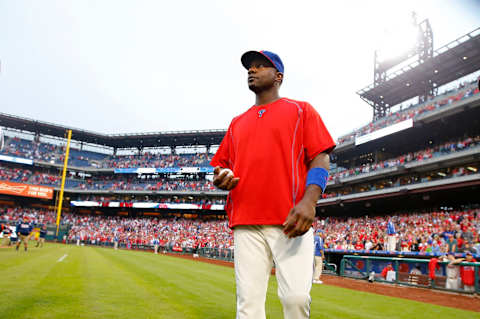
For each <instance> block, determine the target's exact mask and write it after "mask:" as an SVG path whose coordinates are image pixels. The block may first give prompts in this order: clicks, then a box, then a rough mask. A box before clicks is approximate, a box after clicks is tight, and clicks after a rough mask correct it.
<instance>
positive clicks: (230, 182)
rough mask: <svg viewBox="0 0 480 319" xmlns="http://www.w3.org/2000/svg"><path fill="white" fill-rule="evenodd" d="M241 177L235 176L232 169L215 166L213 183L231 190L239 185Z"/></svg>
mask: <svg viewBox="0 0 480 319" xmlns="http://www.w3.org/2000/svg"><path fill="white" fill-rule="evenodd" d="M239 180H240V177H235V176H234V175H233V172H232V170H230V169H228V168H221V167H220V166H217V167H215V169H214V170H213V185H215V186H216V187H218V188H220V189H223V190H226V191H229V190H232V189H234V188H235V186H237V184H238V181H239Z"/></svg>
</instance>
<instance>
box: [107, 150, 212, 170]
mask: <svg viewBox="0 0 480 319" xmlns="http://www.w3.org/2000/svg"><path fill="white" fill-rule="evenodd" d="M212 156H213V155H212V154H205V153H196V154H182V155H173V154H172V155H165V154H154V153H148V152H147V153H144V154H142V155H121V156H109V157H108V158H106V159H105V160H104V161H102V162H101V165H102V167H103V168H112V167H113V168H134V167H153V168H166V167H185V166H187V167H207V166H210V160H211V159H212Z"/></svg>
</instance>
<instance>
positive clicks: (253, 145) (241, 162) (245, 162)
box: [210, 98, 335, 227]
mask: <svg viewBox="0 0 480 319" xmlns="http://www.w3.org/2000/svg"><path fill="white" fill-rule="evenodd" d="M334 147H335V143H334V141H333V139H332V137H331V136H330V133H329V132H328V131H327V129H326V127H325V125H324V124H323V121H322V119H321V117H320V115H319V114H318V113H317V111H315V109H314V108H313V107H312V106H311V105H310V104H308V103H306V102H299V101H295V100H290V99H286V98H281V99H279V100H277V101H275V102H272V103H270V104H265V105H259V106H256V105H254V106H252V107H251V108H250V109H249V110H248V111H246V112H245V113H243V114H241V115H240V116H237V117H235V118H234V119H233V120H232V122H231V123H230V126H229V128H228V130H227V133H226V134H225V137H224V138H223V141H222V143H221V144H220V147H219V148H218V151H217V153H216V154H215V156H214V157H213V159H212V161H211V162H210V164H211V165H212V166H220V167H223V168H229V169H231V170H232V171H233V173H234V175H235V176H236V177H240V181H239V183H238V184H237V186H236V187H235V188H234V189H233V190H231V191H230V193H229V195H228V198H227V204H226V210H227V214H228V218H229V226H230V227H235V226H238V225H281V224H283V222H284V221H285V219H286V217H287V215H288V213H289V211H290V209H291V208H292V207H293V206H295V205H296V204H297V203H298V202H299V201H300V200H301V199H302V198H303V194H304V192H305V183H306V178H307V170H308V164H309V163H310V161H311V160H313V159H314V158H315V157H316V156H317V155H318V154H320V153H322V152H330V151H331V150H333V148H334Z"/></svg>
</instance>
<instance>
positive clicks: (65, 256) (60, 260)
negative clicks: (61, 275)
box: [57, 254, 68, 263]
mask: <svg viewBox="0 0 480 319" xmlns="http://www.w3.org/2000/svg"><path fill="white" fill-rule="evenodd" d="M67 256H68V255H67V254H65V255H63V256H62V257H60V259H59V260H57V263H59V262H62V261H63V260H64V259H65V258H67Z"/></svg>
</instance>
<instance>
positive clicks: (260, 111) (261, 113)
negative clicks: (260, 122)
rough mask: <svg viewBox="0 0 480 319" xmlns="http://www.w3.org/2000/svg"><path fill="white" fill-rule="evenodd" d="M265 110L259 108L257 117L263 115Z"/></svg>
mask: <svg viewBox="0 0 480 319" xmlns="http://www.w3.org/2000/svg"><path fill="white" fill-rule="evenodd" d="M266 111H267V110H265V109H262V110H259V111H258V117H262V116H263V113H265V112H266Z"/></svg>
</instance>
